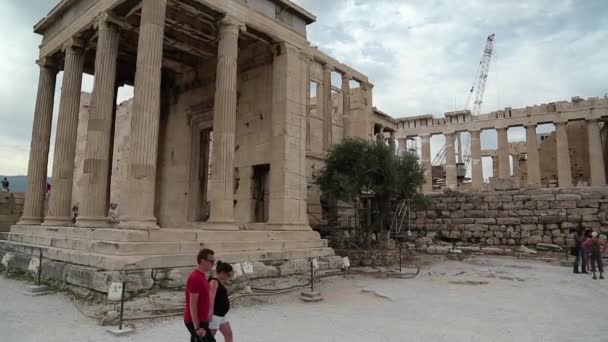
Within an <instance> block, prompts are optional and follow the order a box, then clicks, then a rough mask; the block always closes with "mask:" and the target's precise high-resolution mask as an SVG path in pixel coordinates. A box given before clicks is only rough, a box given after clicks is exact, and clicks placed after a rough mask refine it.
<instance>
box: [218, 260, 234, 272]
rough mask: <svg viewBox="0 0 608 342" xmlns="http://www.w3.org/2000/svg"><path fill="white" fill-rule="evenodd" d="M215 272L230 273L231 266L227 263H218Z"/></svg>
mask: <svg viewBox="0 0 608 342" xmlns="http://www.w3.org/2000/svg"><path fill="white" fill-rule="evenodd" d="M215 271H216V272H217V273H230V272H232V265H230V264H229V263H227V262H222V261H218V262H217V265H216V266H215Z"/></svg>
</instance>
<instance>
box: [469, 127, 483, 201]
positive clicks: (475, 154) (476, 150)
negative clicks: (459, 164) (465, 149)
mask: <svg viewBox="0 0 608 342" xmlns="http://www.w3.org/2000/svg"><path fill="white" fill-rule="evenodd" d="M470 133H471V183H472V185H473V189H475V190H480V189H481V185H482V184H483V167H482V164H481V138H480V137H481V131H470Z"/></svg>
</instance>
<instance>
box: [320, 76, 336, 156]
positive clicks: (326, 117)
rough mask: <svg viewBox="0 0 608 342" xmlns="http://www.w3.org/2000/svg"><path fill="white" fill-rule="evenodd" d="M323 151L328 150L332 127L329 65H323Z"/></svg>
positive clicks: (330, 142)
mask: <svg viewBox="0 0 608 342" xmlns="http://www.w3.org/2000/svg"><path fill="white" fill-rule="evenodd" d="M322 99H323V102H322V107H321V108H322V110H323V151H327V150H329V148H330V147H331V144H332V139H333V137H332V135H333V134H332V133H333V132H332V128H333V127H332V126H333V120H332V118H333V105H332V99H331V67H330V66H329V64H324V65H323V93H322Z"/></svg>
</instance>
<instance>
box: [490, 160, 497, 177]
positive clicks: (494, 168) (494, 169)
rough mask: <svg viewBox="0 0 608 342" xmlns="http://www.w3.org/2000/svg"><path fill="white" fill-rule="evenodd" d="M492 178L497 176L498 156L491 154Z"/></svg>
mask: <svg viewBox="0 0 608 342" xmlns="http://www.w3.org/2000/svg"><path fill="white" fill-rule="evenodd" d="M491 158H492V178H498V157H497V156H492V157H491Z"/></svg>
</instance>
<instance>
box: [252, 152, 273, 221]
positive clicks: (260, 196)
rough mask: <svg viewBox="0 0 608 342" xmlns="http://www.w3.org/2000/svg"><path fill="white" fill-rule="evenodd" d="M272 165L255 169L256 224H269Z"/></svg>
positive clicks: (254, 198) (264, 165) (263, 165)
mask: <svg viewBox="0 0 608 342" xmlns="http://www.w3.org/2000/svg"><path fill="white" fill-rule="evenodd" d="M269 175H270V164H262V165H255V166H254V167H253V201H254V206H253V208H254V209H253V210H254V222H268V213H269V211H268V209H269V202H270V193H269V183H268V181H269V179H270V177H269Z"/></svg>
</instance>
